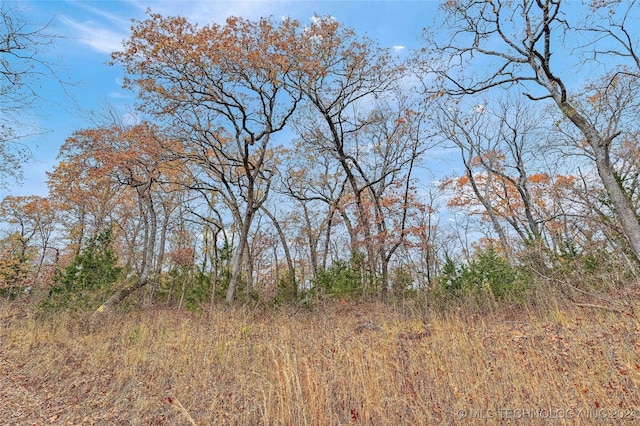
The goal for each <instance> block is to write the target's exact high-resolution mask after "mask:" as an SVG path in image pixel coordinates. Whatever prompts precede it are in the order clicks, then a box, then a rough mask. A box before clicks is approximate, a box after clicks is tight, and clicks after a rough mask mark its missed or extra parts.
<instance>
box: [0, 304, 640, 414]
mask: <svg viewBox="0 0 640 426" xmlns="http://www.w3.org/2000/svg"><path fill="white" fill-rule="evenodd" d="M26 312H28V311H26ZM638 320H639V318H638V317H637V316H634V315H629V314H623V313H622V314H621V313H618V312H610V311H607V310H604V309H598V308H593V307H585V306H583V307H580V306H574V307H568V308H566V309H561V308H552V309H548V310H546V311H542V312H540V311H538V312H534V311H531V310H530V311H527V310H526V309H508V308H504V309H499V310H497V311H494V312H491V313H485V314H474V315H471V314H469V313H467V312H465V311H462V310H458V311H454V312H451V313H448V314H437V313H426V314H425V313H419V312H417V311H416V312H414V313H411V312H407V311H406V310H402V309H397V308H396V309H394V308H391V307H388V306H384V305H378V304H356V305H345V304H339V303H336V304H335V305H331V306H328V307H324V308H322V309H319V310H317V311H314V312H295V311H293V310H287V309H282V310H251V309H248V308H220V309H219V310H218V311H216V312H214V313H213V314H211V315H208V316H207V315H194V314H188V313H185V312H176V311H145V312H137V313H130V314H124V315H109V316H107V317H103V318H102V319H100V320H97V321H81V322H78V321H76V320H72V319H71V317H62V316H60V317H57V318H55V319H53V320H47V321H43V320H38V319H36V318H34V317H33V316H32V315H31V314H28V313H25V310H24V308H23V307H20V306H18V305H15V304H6V303H5V304H3V305H0V348H2V350H1V351H0V400H1V401H2V405H1V406H0V423H1V424H29V425H31V424H144V425H147V424H171V425H173V424H185V425H188V424H198V425H215V424H224V425H232V424H243V425H254V424H255V425H257V424H265V425H267V424H274V425H306V424H319V425H338V424H372V425H386V424H389V425H398V424H468V423H470V420H469V418H464V417H476V420H473V421H471V423H476V424H477V423H498V422H502V423H504V421H505V419H509V418H512V420H509V421H510V422H511V423H516V424H544V419H543V418H544V417H548V416H550V415H553V416H555V417H556V419H555V420H554V423H555V424H576V423H579V424H595V423H600V424H602V419H597V418H596V417H597V416H601V417H602V416H605V415H607V416H610V417H612V416H622V415H626V416H627V417H628V420H629V424H635V423H636V422H637V421H638V418H640V414H639V412H638V410H639V409H640V355H639V354H640V323H639V321H638ZM634 410H635V411H634ZM479 418H485V419H486V421H479V420H480V419H479ZM605 423H609V424H612V423H619V421H618V420H617V419H616V420H613V419H608V420H606V421H605Z"/></svg>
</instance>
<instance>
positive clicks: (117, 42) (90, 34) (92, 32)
mask: <svg viewBox="0 0 640 426" xmlns="http://www.w3.org/2000/svg"><path fill="white" fill-rule="evenodd" d="M60 20H61V22H62V23H63V24H64V25H66V26H67V27H69V28H70V29H72V30H73V31H74V32H75V33H76V37H77V39H78V41H79V42H80V43H82V44H85V45H87V46H89V47H91V48H92V49H94V50H96V51H98V52H100V53H111V52H114V51H116V50H121V49H122V40H123V39H124V38H125V37H126V34H124V33H118V32H116V31H113V30H110V29H107V28H104V27H99V26H97V25H96V23H95V22H93V21H85V22H78V21H75V20H73V19H71V18H67V17H66V16H61V17H60Z"/></svg>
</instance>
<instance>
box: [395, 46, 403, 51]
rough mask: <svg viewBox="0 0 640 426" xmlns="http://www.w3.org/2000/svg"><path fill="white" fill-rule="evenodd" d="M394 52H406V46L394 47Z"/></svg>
mask: <svg viewBox="0 0 640 426" xmlns="http://www.w3.org/2000/svg"><path fill="white" fill-rule="evenodd" d="M393 50H395V51H396V52H400V51H401V50H404V46H402V45H396V46H393Z"/></svg>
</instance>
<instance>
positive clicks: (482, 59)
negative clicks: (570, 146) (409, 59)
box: [421, 0, 640, 260]
mask: <svg viewBox="0 0 640 426" xmlns="http://www.w3.org/2000/svg"><path fill="white" fill-rule="evenodd" d="M600 3H602V2H594V5H593V6H594V10H595V11H598V10H599V7H598V6H599V5H600ZM609 3H610V4H608V5H607V8H611V13H606V14H601V15H598V16H599V17H600V19H599V20H597V21H596V22H594V21H588V20H587V19H586V17H585V12H586V13H589V12H591V11H589V10H588V8H586V7H584V5H582V6H581V5H570V4H569V3H568V2H563V1H561V0H516V1H505V0H487V1H473V0H451V1H448V2H446V3H445V4H444V5H443V8H444V10H445V13H446V20H445V23H444V25H443V28H445V29H447V30H448V31H449V32H448V33H447V34H448V36H449V38H448V39H447V41H446V42H444V43H439V42H438V41H437V39H438V38H437V37H432V38H431V40H430V42H431V44H430V45H429V46H428V47H425V49H424V50H423V53H425V54H427V58H423V59H425V60H423V61H422V62H421V65H422V66H423V70H425V71H427V72H428V73H433V74H435V76H436V79H435V83H436V84H435V85H433V86H432V87H430V88H429V91H430V92H431V93H432V94H434V95H436V94H438V93H447V94H449V95H453V96H465V95H475V94H479V93H482V92H486V91H488V90H491V89H494V88H502V89H510V90H524V95H525V96H527V97H528V98H529V99H531V100H535V101H543V100H546V101H550V102H552V103H553V105H555V107H556V108H558V109H559V111H561V112H562V114H563V115H564V116H565V117H566V119H567V120H569V121H570V122H571V123H572V125H573V126H575V128H577V129H578V130H579V132H580V133H581V135H582V136H583V137H584V140H585V141H586V143H587V144H588V145H589V147H590V149H591V152H592V154H593V161H594V164H595V167H596V169H597V171H598V175H599V177H600V179H601V181H602V184H603V186H604V188H605V190H606V192H607V195H608V197H609V198H610V200H611V203H612V206H613V207H614V209H615V211H616V213H617V217H618V220H619V222H620V224H621V227H622V229H623V232H624V235H625V236H626V238H627V239H628V241H629V244H630V246H631V248H632V250H633V252H634V253H635V256H636V258H637V259H639V260H640V222H639V221H638V216H637V214H636V211H635V209H634V208H633V206H632V205H631V203H630V201H629V198H628V197H627V195H626V194H625V191H624V190H623V188H622V187H621V186H620V185H619V183H618V179H617V177H616V172H615V168H614V165H613V162H612V159H611V146H612V143H613V141H614V140H615V139H616V138H617V137H618V136H619V135H620V129H619V128H618V127H617V126H616V125H612V126H610V125H602V124H601V123H598V122H595V121H594V120H593V119H592V117H591V116H590V115H589V114H588V112H587V111H585V110H584V109H583V108H581V103H580V99H581V95H580V93H578V92H576V89H577V90H580V88H579V87H577V88H576V87H575V86H574V84H575V79H576V74H577V71H579V68H578V67H579V66H581V64H582V63H584V59H585V57H588V58H590V59H591V60H592V61H596V62H591V63H592V64H596V65H597V67H595V66H594V69H595V70H598V71H601V72H602V75H603V76H608V77H609V78H608V80H609V81H613V80H614V79H615V78H616V76H617V74H618V73H626V74H629V75H631V76H632V77H635V78H637V76H638V71H640V68H638V64H639V62H638V60H637V59H638V56H637V52H636V50H635V49H636V47H637V45H638V38H639V34H638V30H637V26H634V24H633V22H634V20H635V21H637V18H638V14H639V9H638V5H637V3H636V2H635V1H632V2H629V3H626V2H622V3H624V4H622V3H620V4H618V3H617V2H609ZM572 6H573V7H572ZM620 9H622V11H620V12H619V13H618V11H619V10H620ZM606 12H609V10H606ZM603 15H606V18H605V17H603ZM579 40H587V41H586V42H585V43H582V45H579V44H578V43H580V41H579ZM442 55H444V58H443V57H442ZM580 55H582V56H580ZM570 56H574V57H579V58H580V60H581V62H580V64H577V65H576V66H575V67H574V68H571V67H570V66H568V64H567V63H566V61H567V59H568V58H569V57H570ZM563 62H564V63H563ZM433 74H432V75H433ZM607 84H608V83H606V82H605V85H604V86H603V87H602V89H603V90H604V89H606V87H607V86H606V85H607ZM572 89H573V91H572ZM609 124H615V121H610V122H609Z"/></svg>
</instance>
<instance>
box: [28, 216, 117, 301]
mask: <svg viewBox="0 0 640 426" xmlns="http://www.w3.org/2000/svg"><path fill="white" fill-rule="evenodd" d="M117 263H118V259H117V257H116V255H115V254H114V252H113V250H112V248H111V229H107V230H105V231H103V232H101V233H99V234H98V235H96V236H95V237H93V238H91V239H90V240H89V242H88V243H87V246H86V247H85V249H84V250H83V251H82V252H81V253H80V254H79V255H78V256H76V258H75V259H73V261H72V262H71V264H70V265H69V266H67V267H66V268H64V269H63V270H62V271H57V272H56V274H55V275H54V278H53V286H52V287H51V291H50V293H49V297H47V298H45V299H44V300H43V301H42V303H41V308H43V309H44V310H46V311H51V310H53V311H56V310H59V309H64V308H71V309H83V308H94V307H96V305H99V304H100V303H102V302H103V301H104V300H103V299H104V298H105V297H106V296H107V295H109V293H110V292H111V290H112V287H113V284H114V283H115V282H116V281H118V279H119V278H120V276H121V268H119V267H118V266H117Z"/></svg>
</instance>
